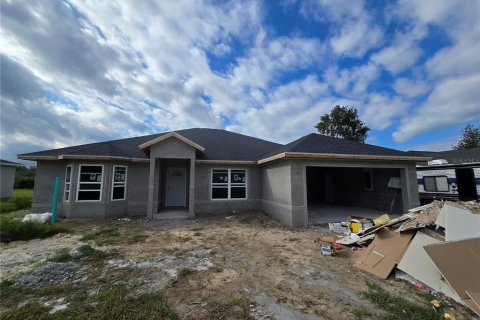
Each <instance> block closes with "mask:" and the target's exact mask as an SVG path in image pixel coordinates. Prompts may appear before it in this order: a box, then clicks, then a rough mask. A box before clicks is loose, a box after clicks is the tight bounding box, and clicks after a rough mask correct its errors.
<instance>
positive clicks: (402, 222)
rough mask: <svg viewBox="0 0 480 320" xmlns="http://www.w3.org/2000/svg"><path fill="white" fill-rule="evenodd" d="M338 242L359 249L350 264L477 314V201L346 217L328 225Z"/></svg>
mask: <svg viewBox="0 0 480 320" xmlns="http://www.w3.org/2000/svg"><path fill="white" fill-rule="evenodd" d="M329 227H330V230H332V231H333V232H335V233H337V234H338V237H340V239H338V240H336V239H334V241H333V242H332V243H331V245H332V246H335V245H338V244H343V245H347V246H356V247H361V250H359V252H358V255H357V256H356V260H355V263H354V264H355V266H356V267H358V268H360V269H362V270H365V271H367V272H370V273H372V274H374V275H375V276H378V277H380V278H382V279H386V278H387V277H388V276H389V275H390V274H391V273H392V271H394V273H395V276H396V277H398V278H402V279H405V280H407V281H410V282H412V283H414V284H415V285H416V286H417V287H423V288H425V289H427V290H428V291H429V292H431V293H433V294H436V293H437V292H441V293H442V294H445V295H446V296H448V297H450V298H452V299H454V300H456V301H457V302H459V303H462V304H464V305H466V306H468V307H469V308H470V309H472V310H473V311H474V312H475V313H476V314H477V315H479V316H480V205H479V204H478V203H476V202H455V203H454V202H448V201H447V202H442V201H434V202H432V203H430V204H428V205H424V206H421V207H418V208H414V209H411V210H409V212H408V213H406V214H404V215H402V216H400V217H398V218H395V219H390V217H388V215H383V216H381V217H378V218H376V219H371V220H370V219H365V218H359V217H352V218H351V219H350V221H347V222H341V223H332V224H329Z"/></svg>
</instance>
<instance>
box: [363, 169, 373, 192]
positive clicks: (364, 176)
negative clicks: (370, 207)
mask: <svg viewBox="0 0 480 320" xmlns="http://www.w3.org/2000/svg"><path fill="white" fill-rule="evenodd" d="M366 173H368V176H369V178H370V187H367V183H366V180H365V178H366V177H367V176H366ZM363 187H364V189H365V190H366V191H373V170H372V168H364V169H363Z"/></svg>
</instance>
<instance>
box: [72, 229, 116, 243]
mask: <svg viewBox="0 0 480 320" xmlns="http://www.w3.org/2000/svg"><path fill="white" fill-rule="evenodd" d="M119 236H120V233H119V232H118V229H117V228H104V229H101V230H99V231H96V232H93V233H88V234H86V235H84V236H83V237H82V238H80V241H91V240H93V241H94V242H95V243H96V244H97V246H105V245H114V244H117V243H119V242H120V241H121V238H120V237H119Z"/></svg>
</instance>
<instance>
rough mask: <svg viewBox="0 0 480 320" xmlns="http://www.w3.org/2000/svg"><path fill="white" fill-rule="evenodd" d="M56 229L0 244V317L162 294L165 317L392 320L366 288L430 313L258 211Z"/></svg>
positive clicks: (306, 232)
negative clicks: (108, 297)
mask: <svg viewBox="0 0 480 320" xmlns="http://www.w3.org/2000/svg"><path fill="white" fill-rule="evenodd" d="M60 224H61V225H62V226H64V227H66V228H68V229H70V230H71V231H72V233H70V234H60V235H58V236H55V237H53V238H48V239H43V240H31V241H28V242H23V241H17V242H12V243H9V244H4V243H2V244H1V253H0V258H1V268H0V271H1V277H2V280H3V281H2V297H1V298H2V303H1V307H0V312H1V313H0V316H1V318H6V319H21V318H22V317H21V315H25V314H27V312H29V313H28V314H32V312H39V313H42V315H46V317H45V318H46V319H48V318H49V317H51V318H52V319H57V318H55V317H56V316H58V318H62V319H67V318H80V317H79V316H78V315H80V314H85V312H87V313H88V312H91V313H90V314H91V316H90V317H86V318H95V316H93V315H94V314H97V313H95V312H97V311H98V310H97V311H95V310H93V309H91V306H88V305H87V304H93V305H101V304H102V302H98V301H97V302H93V303H92V302H91V300H89V299H90V298H89V297H97V296H98V295H99V294H101V293H102V292H107V291H108V290H110V291H108V292H111V290H123V291H121V292H124V293H123V295H132V296H134V297H140V296H142V294H151V293H158V292H161V294H162V295H163V296H164V297H165V298H166V301H167V302H166V303H168V308H170V309H171V310H172V313H171V314H174V316H169V315H170V313H165V314H166V315H165V316H163V317H164V318H169V319H170V318H178V319H369V318H371V319H376V318H382V317H383V318H385V319H395V317H393V318H392V317H390V316H391V314H390V315H389V313H391V311H389V309H388V306H381V305H380V306H379V303H378V301H375V299H371V298H368V294H366V293H368V292H369V290H370V291H371V290H372V286H374V287H376V286H379V288H383V289H384V290H385V292H384V293H382V294H384V295H387V296H389V297H393V298H394V299H397V297H402V298H403V299H405V300H406V301H407V302H406V303H413V305H417V306H418V307H419V308H424V309H425V310H427V311H429V309H431V308H432V306H431V305H430V303H429V301H430V300H431V299H432V297H431V296H429V295H428V294H426V293H425V291H423V290H420V289H417V288H415V287H414V286H413V285H412V284H409V283H406V282H403V281H399V280H396V279H395V278H394V277H393V278H390V279H389V280H387V281H383V280H377V279H375V278H374V277H373V276H372V275H370V274H367V273H364V272H363V271H360V270H357V269H356V268H354V267H353V256H354V253H355V252H352V250H351V249H350V248H343V249H342V250H340V251H339V252H338V255H337V256H335V257H325V256H322V255H321V254H320V249H319V244H318V243H317V242H314V239H316V238H317V237H319V236H320V235H324V234H328V233H329V231H328V230H327V229H324V228H321V227H316V229H288V228H284V227H282V226H280V225H279V224H277V223H276V222H274V221H272V220H270V219H269V218H268V217H266V216H265V215H263V214H262V213H256V214H241V215H235V216H227V217H225V216H221V217H215V218H201V219H198V220H183V221H144V220H141V219H138V220H130V221H118V220H108V221H105V220H103V221H73V220H70V221H61V222H60ZM47 260H48V261H47ZM367 284H369V285H368V286H367ZM115 292H117V293H118V291H115ZM382 292H383V291H382ZM370 293H371V292H370ZM142 297H143V296H142ZM436 299H437V300H439V301H440V302H441V304H442V308H444V310H442V312H443V311H447V312H449V313H450V314H451V315H454V316H455V317H456V319H471V318H472V315H471V314H470V313H469V312H468V311H466V309H464V308H463V307H462V306H459V305H458V304H455V303H453V302H450V301H447V300H446V299H444V298H442V297H436ZM99 301H101V300H99ZM402 301H403V300H402ZM375 302H377V303H376V304H375ZM97 309H98V308H97ZM32 310H36V311H32ZM85 310H87V311H85ZM162 310H163V309H162ZM167 311H168V310H167ZM430 311H431V310H430ZM162 312H163V311H162ZM165 312H166V311H165ZM400 312H402V311H400ZM442 314H443V313H442ZM137 316H138V318H142V315H137ZM145 317H146V318H148V317H147V316H145ZM97 318H101V317H97ZM160 318H161V317H160ZM32 319H33V318H32ZM432 319H433V318H432ZM440 319H441V318H440Z"/></svg>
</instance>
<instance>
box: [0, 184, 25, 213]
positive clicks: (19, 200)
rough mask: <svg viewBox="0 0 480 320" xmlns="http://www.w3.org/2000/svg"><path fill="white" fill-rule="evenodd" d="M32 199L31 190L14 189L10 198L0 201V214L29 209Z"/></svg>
mask: <svg viewBox="0 0 480 320" xmlns="http://www.w3.org/2000/svg"><path fill="white" fill-rule="evenodd" d="M32 199H33V190H32V189H15V190H13V195H12V197H10V198H4V199H0V213H7V212H13V211H17V210H22V209H30V208H31V207H32Z"/></svg>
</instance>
